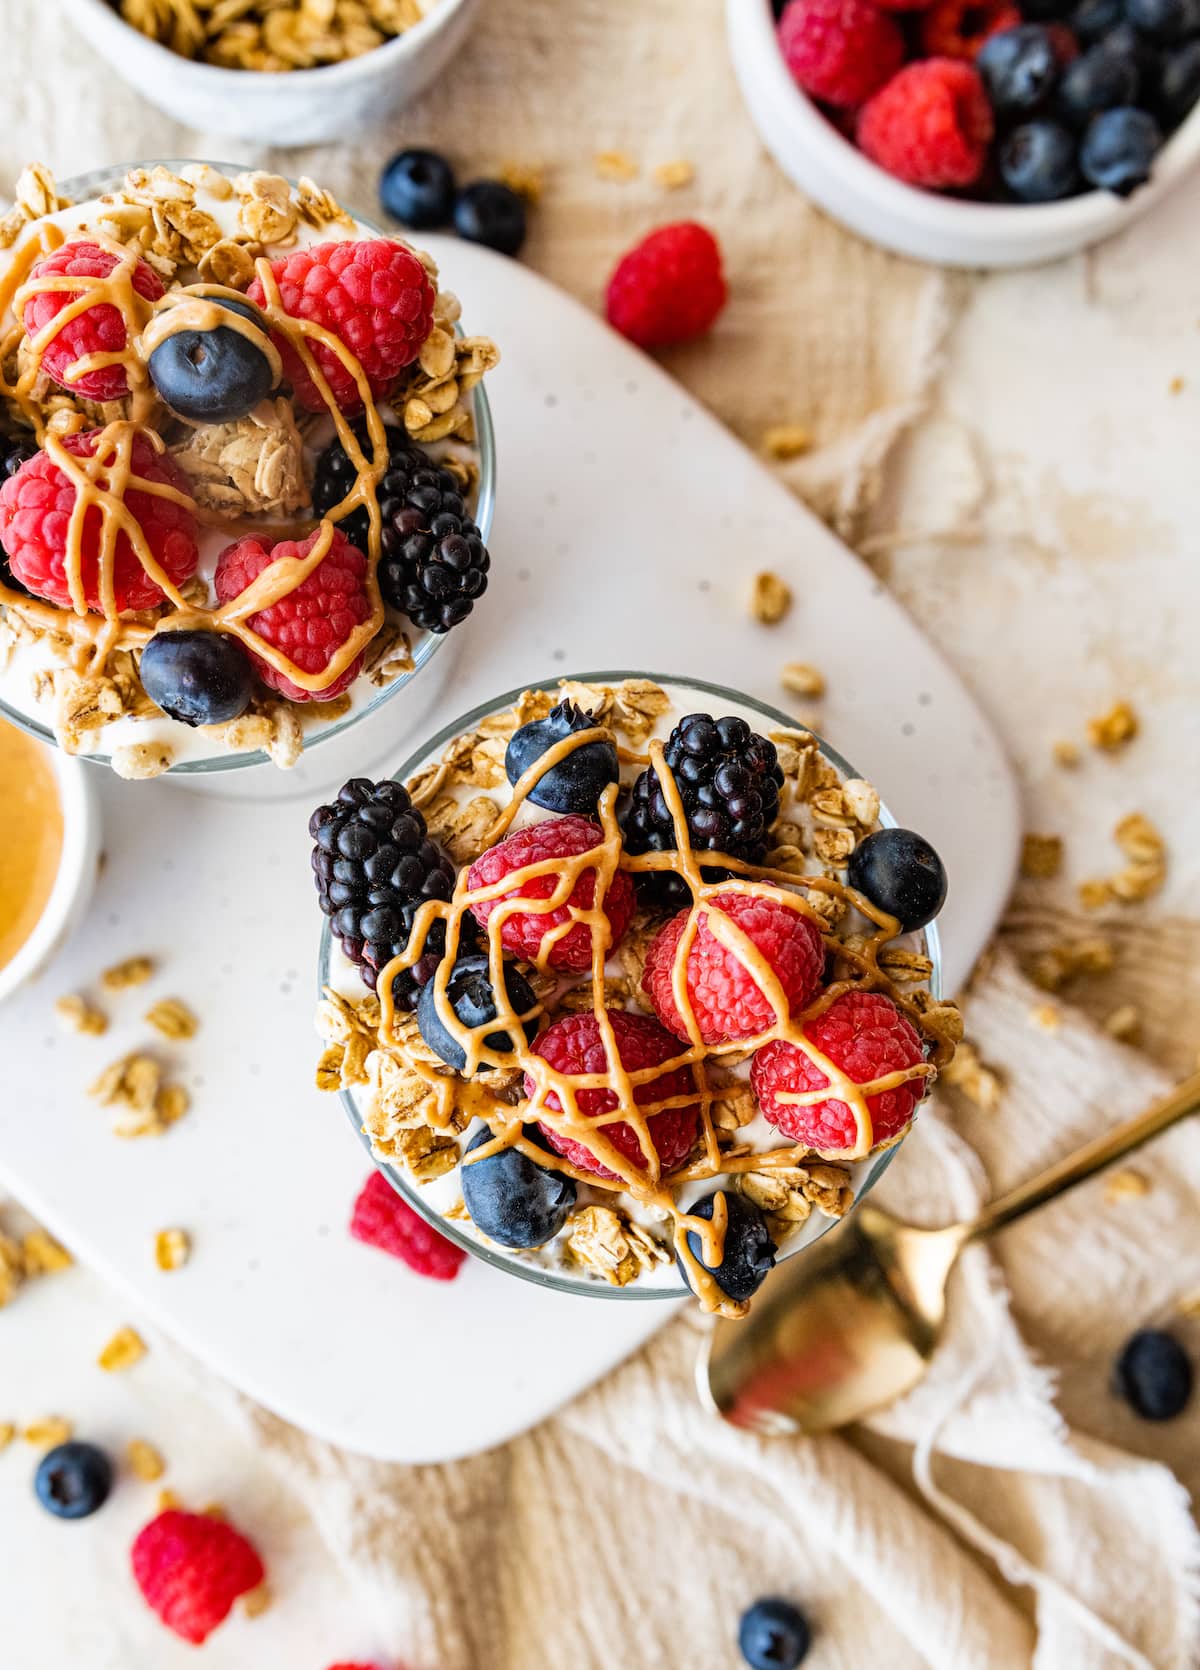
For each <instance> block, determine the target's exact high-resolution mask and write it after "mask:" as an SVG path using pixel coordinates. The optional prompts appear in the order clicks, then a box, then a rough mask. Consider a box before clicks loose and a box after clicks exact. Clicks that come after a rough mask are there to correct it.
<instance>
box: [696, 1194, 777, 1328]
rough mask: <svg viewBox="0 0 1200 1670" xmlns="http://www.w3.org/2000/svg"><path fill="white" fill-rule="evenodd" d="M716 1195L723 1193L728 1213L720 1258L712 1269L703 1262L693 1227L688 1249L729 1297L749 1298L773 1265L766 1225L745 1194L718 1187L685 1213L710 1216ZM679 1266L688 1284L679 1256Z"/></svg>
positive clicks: (707, 1217)
mask: <svg viewBox="0 0 1200 1670" xmlns="http://www.w3.org/2000/svg"><path fill="white" fill-rule="evenodd" d="M717 1195H723V1196H724V1198H725V1208H726V1211H727V1213H728V1222H727V1224H726V1228H725V1245H724V1247H723V1249H722V1254H721V1262H720V1263H719V1264H718V1265H717V1266H716V1268H715V1269H714V1268H713V1267H712V1266H711V1265H709V1264H706V1263H705V1259H704V1246H703V1243H702V1242H701V1240H700V1237H699V1235H697V1234H696V1232H695V1230H689V1231H688V1238H687V1244H688V1251H689V1252H690V1253H691V1255H692V1257H693V1258H695V1259H696V1260H698V1262H699V1263H700V1264H701V1265H703V1267H704V1268H705V1269H706V1270H709V1271H711V1274H712V1277H713V1280H714V1281H715V1282H716V1284H717V1286H718V1287H719V1288H720V1289H721V1292H722V1293H724V1294H727V1295H728V1297H729V1298H730V1299H738V1300H741V1299H749V1298H750V1296H751V1294H754V1293H757V1292H758V1290H759V1288H760V1287H761V1286H762V1284H763V1282H764V1281H765V1280H766V1279H767V1277H768V1276H769V1275H770V1273H771V1271H772V1270H773V1269H774V1267H775V1243H774V1241H772V1239H771V1232H770V1230H769V1229H768V1228H767V1220H766V1219H765V1218H764V1217H763V1215H762V1213H761V1212H760V1211H759V1209H758V1207H757V1206H755V1204H754V1202H753V1201H751V1200H747V1198H746V1196H745V1195H738V1194H733V1193H731V1192H730V1191H728V1190H726V1189H718V1190H717V1191H716V1193H714V1194H711V1195H708V1196H706V1197H705V1199H704V1200H699V1201H697V1202H696V1204H695V1205H694V1206H689V1207H688V1215H689V1216H690V1217H693V1218H705V1219H709V1220H711V1218H712V1215H713V1207H714V1204H715V1202H716V1199H717ZM679 1268H680V1270H682V1272H683V1279H684V1281H685V1282H687V1284H688V1286H689V1287H691V1285H692V1281H691V1274H690V1272H689V1270H688V1268H687V1266H686V1264H685V1263H684V1262H683V1260H682V1259H680V1260H679Z"/></svg>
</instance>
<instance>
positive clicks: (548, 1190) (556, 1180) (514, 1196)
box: [459, 1125, 575, 1247]
mask: <svg viewBox="0 0 1200 1670" xmlns="http://www.w3.org/2000/svg"><path fill="white" fill-rule="evenodd" d="M491 1139H492V1133H491V1131H489V1130H488V1128H487V1126H486V1125H485V1126H484V1128H483V1129H482V1130H481V1131H480V1132H479V1133H478V1134H477V1135H476V1136H473V1137H472V1138H471V1140H470V1142H469V1143H468V1144H467V1153H468V1154H469V1153H470V1152H471V1150H472V1149H473V1148H479V1147H481V1146H482V1144H483V1143H485V1142H490V1141H491ZM459 1176H460V1178H461V1180H462V1192H463V1204H464V1205H465V1206H466V1208H467V1211H468V1212H469V1213H470V1214H471V1222H472V1223H473V1224H474V1225H475V1227H476V1228H477V1229H480V1230H482V1231H483V1233H484V1234H485V1235H487V1236H489V1237H490V1238H491V1239H492V1240H493V1241H498V1242H499V1243H500V1245H501V1246H502V1247H541V1246H544V1245H545V1244H546V1242H547V1241H549V1240H551V1239H552V1238H553V1237H554V1236H555V1235H557V1234H558V1232H559V1230H560V1229H561V1228H562V1226H563V1225H564V1224H565V1223H566V1221H567V1218H568V1216H569V1215H570V1212H571V1208H572V1207H573V1206H574V1204H575V1184H574V1182H573V1181H572V1180H571V1178H569V1177H566V1176H564V1175H563V1173H562V1172H560V1171H551V1170H550V1169H549V1168H547V1167H543V1166H539V1165H537V1164H535V1163H534V1161H533V1160H531V1159H530V1158H529V1156H528V1155H527V1154H522V1153H521V1151H520V1149H518V1148H502V1149H500V1151H499V1152H498V1153H496V1154H491V1155H489V1156H488V1157H487V1159H484V1160H476V1161H475V1162H474V1164H472V1165H464V1166H463V1167H462V1169H461V1171H460V1173H459Z"/></svg>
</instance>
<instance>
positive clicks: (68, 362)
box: [21, 239, 163, 401]
mask: <svg viewBox="0 0 1200 1670" xmlns="http://www.w3.org/2000/svg"><path fill="white" fill-rule="evenodd" d="M120 260H121V257H120V256H119V255H117V254H115V253H114V252H113V251H112V250H108V249H101V248H100V246H99V245H98V244H94V243H90V242H89V241H88V240H87V239H75V240H73V241H72V242H70V243H66V244H63V246H62V247H61V249H56V250H55V251H54V253H53V254H52V255H47V256H45V257H44V258H43V259H42V260H41V261H39V262H37V264H36V265H35V266H34V267H33V269H32V271H31V272H30V274H29V283H31V284H35V283H41V282H42V281H43V280H45V279H50V278H63V279H69V280H75V281H76V282H75V283H70V284H64V286H63V288H62V289H61V290H37V291H35V292H34V293H33V294H32V295H30V296H29V298H28V300H27V301H26V302H25V305H24V308H23V309H22V313H21V322H22V324H23V325H24V326H25V329H26V331H27V332H28V334H29V335H30V336H31V337H38V336H40V335H41V333H42V332H43V331H45V330H46V329H47V328H48V327H49V326H50V325H51V323H52V321H53V320H55V319H57V317H58V315H59V314H60V313H61V312H62V311H63V309H64V308H66V307H69V306H71V305H72V304H73V303H75V302H77V301H78V299H79V296H80V294H81V288H80V285H79V282H78V281H79V280H83V279H94V280H97V281H102V280H105V279H108V278H110V277H111V275H112V273H113V271H114V269H115V268H116V267H117V266H118V264H119V263H120ZM130 282H131V284H132V288H133V291H134V292H135V293H136V295H138V296H139V297H141V299H142V301H144V302H146V303H148V304H149V303H152V302H156V301H158V300H159V299H160V298H161V296H162V294H163V287H162V284H161V282H160V280H159V277H158V274H157V273H156V272H155V271H154V269H153V268H152V267H148V266H147V265H146V263H145V262H144V261H138V262H136V263H135V264H134V265H133V267H132V270H131V274H130ZM145 311H146V315H147V317H148V316H149V313H150V308H149V306H147V307H146V310H145ZM128 345H129V331H128V328H127V326H126V322H125V317H124V315H123V314H122V312H121V310H120V308H119V307H114V305H113V304H112V302H107V301H100V300H97V301H95V302H93V303H92V304H91V305H90V306H88V307H86V308H84V310H83V311H82V312H81V313H77V314H76V315H75V317H74V318H73V319H69V320H68V321H67V322H66V324H64V325H62V326H60V327H59V328H58V329H57V330H55V331H54V333H53V335H52V336H51V337H50V339H49V341H48V342H47V344H46V347H45V350H44V352H43V354H42V366H43V369H44V370H45V371H46V373H47V375H48V376H50V377H52V378H53V379H54V381H55V382H56V383H57V384H58V386H59V387H60V388H63V389H66V390H67V391H68V392H69V393H71V394H76V395H79V396H80V397H81V398H82V399H84V400H97V401H104V400H120V399H121V397H122V395H125V394H128V392H129V379H128V377H127V376H126V373H125V368H124V366H122V365H119V364H114V365H100V366H97V367H96V368H95V369H94V370H91V371H85V372H84V373H83V374H82V375H81V376H72V371H73V368H74V367H75V366H76V365H77V364H79V363H80V362H81V361H83V360H86V359H88V358H90V357H91V356H92V355H93V354H117V355H120V354H123V353H124V352H125V351H126V349H127V348H128Z"/></svg>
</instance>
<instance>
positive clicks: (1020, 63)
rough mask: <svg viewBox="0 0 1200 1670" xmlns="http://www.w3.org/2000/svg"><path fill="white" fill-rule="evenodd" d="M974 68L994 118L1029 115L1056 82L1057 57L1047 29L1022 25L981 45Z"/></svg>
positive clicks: (1044, 99)
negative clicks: (981, 82) (980, 80)
mask: <svg viewBox="0 0 1200 1670" xmlns="http://www.w3.org/2000/svg"><path fill="white" fill-rule="evenodd" d="M975 67H976V69H977V70H978V71H979V73H980V75H981V76H982V77H983V84H984V86H985V87H986V88H987V96H988V99H989V100H990V102H991V106H992V109H993V110H994V111H995V112H996V114H997V116H1000V117H1003V118H1009V117H1021V116H1029V115H1032V113H1033V112H1034V111H1036V110H1040V109H1041V107H1042V106H1043V105H1044V104H1045V103H1046V101H1047V100H1048V99H1049V97H1050V95H1051V93H1052V92H1053V91H1054V84H1055V82H1056V81H1057V80H1058V68H1059V65H1058V54H1057V53H1056V52H1055V50H1054V41H1053V38H1052V37H1051V35H1050V32H1049V30H1048V29H1043V28H1041V27H1040V26H1039V25H1038V24H1036V23H1022V24H1020V25H1018V26H1017V27H1016V28H1015V29H1003V30H1001V32H1000V33H999V34H998V35H992V36H991V37H990V39H988V40H986V41H985V42H984V43H983V47H982V49H981V50H980V53H979V56H978V58H976V60H975Z"/></svg>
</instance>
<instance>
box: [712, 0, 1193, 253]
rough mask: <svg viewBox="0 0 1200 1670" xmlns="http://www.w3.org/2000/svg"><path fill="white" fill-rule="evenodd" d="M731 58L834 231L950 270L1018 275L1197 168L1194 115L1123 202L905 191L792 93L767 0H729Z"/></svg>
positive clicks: (1093, 194) (758, 119)
mask: <svg viewBox="0 0 1200 1670" xmlns="http://www.w3.org/2000/svg"><path fill="white" fill-rule="evenodd" d="M726 24H727V32H728V39H729V49H730V53H731V55H732V59H733V65H734V69H735V71H736V74H737V78H738V81H739V83H740V85H741V89H742V94H743V97H744V99H745V102H746V107H747V109H748V111H749V113H750V116H751V118H752V120H753V121H754V124H755V126H756V127H757V128H758V131H759V133H760V135H761V137H762V139H763V142H764V143H765V144H766V146H767V148H768V149H769V150H770V152H771V154H772V155H773V156H774V158H775V160H776V161H777V162H778V163H779V165H780V167H781V168H782V169H783V171H784V172H785V173H786V174H787V175H788V176H789V177H790V178H791V179H792V180H793V181H794V182H795V184H796V185H797V186H799V187H800V189H801V191H803V192H804V193H805V194H806V195H807V196H809V197H811V198H812V199H813V201H814V202H816V203H817V204H819V205H820V207H821V208H823V209H824V210H825V211H826V212H827V213H828V214H830V215H832V216H833V217H834V219H835V220H840V221H841V222H842V223H843V224H844V225H846V226H848V227H850V228H851V230H852V231H855V232H857V233H859V234H860V235H861V236H862V237H864V238H867V239H868V240H869V241H870V242H872V243H877V244H881V245H882V246H883V247H884V248H885V249H890V250H894V251H895V252H896V253H897V254H900V255H909V256H913V257H915V258H916V259H917V260H920V261H929V262H934V263H936V264H938V265H943V266H952V267H982V268H989V267H1022V266H1031V265H1035V264H1037V263H1039V262H1044V261H1051V260H1055V259H1057V258H1058V257H1060V256H1063V255H1069V254H1071V253H1072V252H1074V251H1076V250H1080V249H1085V248H1086V247H1087V246H1088V245H1090V244H1094V243H1098V242H1100V241H1101V240H1102V239H1104V238H1108V237H1112V236H1113V235H1114V234H1115V233H1117V232H1120V231H1122V230H1123V229H1124V228H1125V227H1127V226H1129V225H1130V224H1131V223H1132V222H1133V221H1134V220H1136V219H1137V218H1138V217H1139V216H1141V215H1143V214H1145V213H1146V211H1147V210H1148V209H1150V208H1152V207H1153V206H1154V204H1155V203H1158V202H1160V201H1161V200H1162V198H1163V197H1165V196H1166V194H1167V193H1168V192H1169V191H1171V190H1173V189H1174V187H1175V186H1176V185H1178V184H1179V182H1180V180H1182V179H1183V178H1184V177H1185V176H1186V175H1187V174H1189V173H1190V172H1191V171H1192V170H1193V169H1194V168H1195V167H1196V165H1197V163H1200V107H1197V108H1195V109H1193V111H1192V113H1191V114H1190V116H1188V117H1187V118H1186V119H1185V120H1184V122H1183V124H1182V125H1181V126H1180V127H1179V128H1178V129H1177V130H1176V132H1175V133H1174V134H1172V135H1171V137H1170V138H1169V140H1168V141H1167V143H1166V145H1165V146H1164V148H1163V149H1162V150H1161V151H1160V152H1159V154H1158V156H1157V157H1156V158H1155V160H1154V164H1153V172H1152V174H1151V177H1150V180H1149V182H1148V183H1147V184H1146V185H1144V186H1141V187H1140V188H1139V189H1138V190H1136V191H1135V192H1133V194H1132V195H1131V196H1129V197H1125V198H1122V197H1118V196H1115V195H1113V194H1112V193H1111V192H1107V191H1089V192H1086V193H1084V194H1083V195H1081V196H1076V197H1070V198H1066V199H1064V200H1062V201H1060V202H1051V203H986V202H971V201H966V200H964V199H962V198H957V197H951V196H947V195H945V194H943V193H940V192H935V191H927V190H923V189H920V188H917V187H914V186H910V185H907V184H905V183H904V182H903V181H901V180H899V179H896V178H894V177H893V176H892V175H891V174H889V173H887V172H886V171H885V170H884V169H883V168H881V167H879V166H877V165H876V164H875V163H874V162H872V161H871V160H870V159H869V158H868V157H866V156H865V155H864V154H863V153H862V152H861V151H860V150H858V149H857V148H856V146H855V145H854V144H853V143H852V142H851V141H850V140H849V139H848V138H846V137H844V136H843V135H842V134H841V133H840V132H839V131H838V129H837V128H836V127H835V126H834V124H833V123H832V122H831V121H829V120H828V119H827V117H826V116H825V115H824V114H823V113H822V111H821V110H820V109H819V108H818V106H817V105H816V104H815V103H813V102H812V100H811V99H809V98H808V97H807V96H806V95H805V94H804V93H803V92H802V91H801V90H800V88H799V87H798V86H797V85H796V82H795V81H794V80H793V78H792V76H791V74H790V73H789V70H788V67H787V65H786V63H785V62H784V58H783V54H782V53H781V51H780V47H779V41H778V36H777V25H776V19H775V16H774V13H773V10H772V6H771V0H727V8H726Z"/></svg>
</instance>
